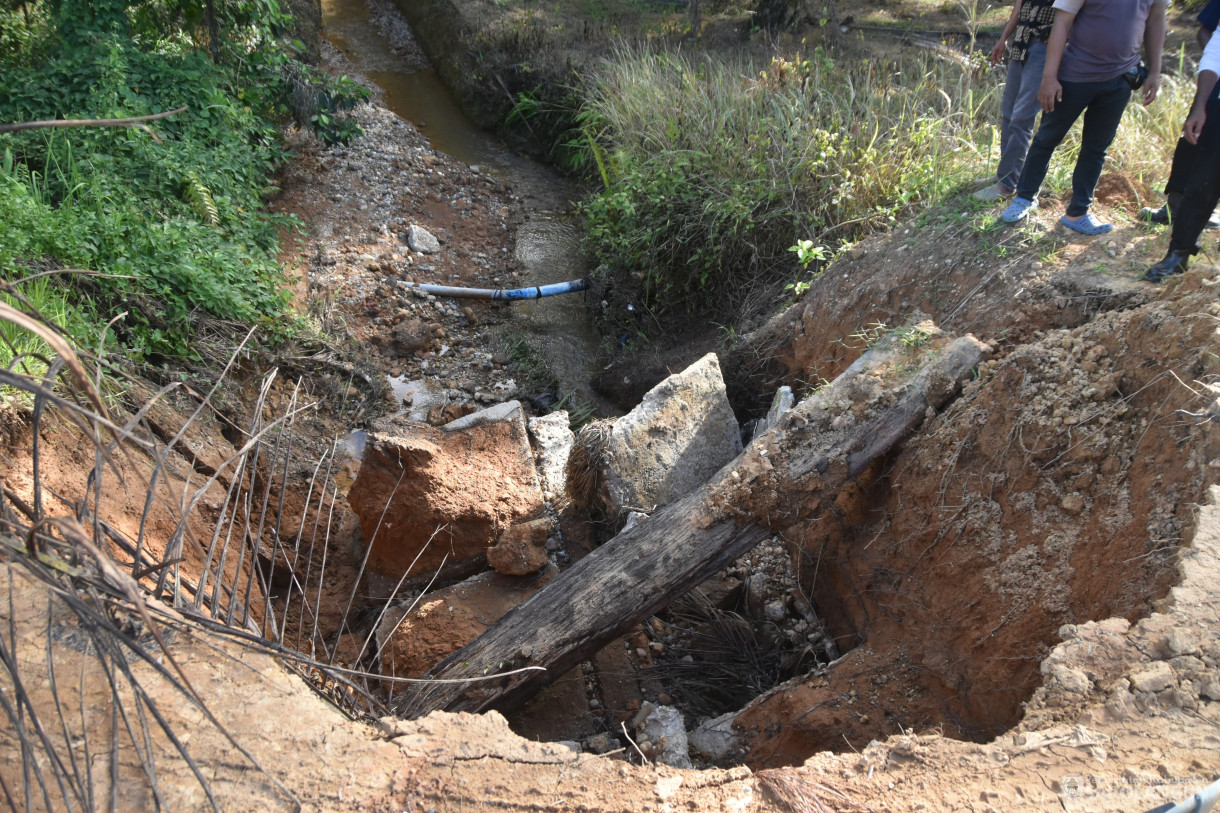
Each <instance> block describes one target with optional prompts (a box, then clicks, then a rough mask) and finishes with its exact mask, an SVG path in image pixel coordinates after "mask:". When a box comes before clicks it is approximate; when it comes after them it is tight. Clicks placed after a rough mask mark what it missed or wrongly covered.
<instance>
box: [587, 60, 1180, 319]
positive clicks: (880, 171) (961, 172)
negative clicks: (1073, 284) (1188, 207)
mask: <svg viewBox="0 0 1220 813" xmlns="http://www.w3.org/2000/svg"><path fill="white" fill-rule="evenodd" d="M594 75H595V77H596V78H595V79H594V80H593V81H592V82H591V83H590V84H591V86H592V90H591V91H590V92H589V97H588V99H587V100H586V101H585V102H584V108H583V109H582V119H581V121H582V126H583V127H584V128H586V129H589V130H593V131H595V132H594V133H593V134H594V135H595V141H594V144H593V146H591V147H590V151H591V152H592V153H593V155H594V156H595V157H597V158H598V166H599V167H601V168H602V169H603V171H602V173H601V175H600V177H601V179H602V180H603V182H604V188H602V189H600V190H598V191H597V192H595V193H594V194H593V195H591V196H590V198H589V200H588V201H587V202H586V204H585V207H584V209H585V213H586V215H587V217H588V220H589V235H590V240H591V242H592V244H593V246H594V249H595V251H596V252H597V253H598V256H599V257H601V258H603V259H604V260H605V261H606V262H607V263H609V265H610V266H611V268H612V269H614V270H620V271H622V272H624V274H625V275H626V274H629V273H632V272H633V273H635V274H636V275H637V276H638V277H639V278H641V279H642V281H643V285H644V287H645V291H646V300H647V302H648V304H649V305H651V306H652V307H653V308H654V309H656V310H658V311H664V310H667V309H671V308H675V307H676V308H694V309H698V310H705V309H712V310H719V311H725V310H728V311H729V312H733V311H737V312H736V313H735V315H737V316H739V317H740V316H741V315H742V314H741V313H740V309H739V308H738V307H734V306H735V305H737V304H738V298H739V296H740V294H741V292H742V290H743V289H746V288H748V287H750V286H753V285H756V284H757V281H758V279H759V277H760V276H761V277H762V278H764V279H770V280H772V281H773V282H774V281H775V280H776V279H777V278H780V279H783V278H784V277H785V275H786V276H787V279H786V280H785V281H789V282H791V281H792V277H793V275H796V274H803V273H807V272H806V271H805V270H801V271H799V272H798V271H796V270H795V269H794V265H795V264H794V263H793V262H792V258H791V257H790V256H789V255H788V254H787V252H788V250H789V248H790V247H792V246H793V243H794V242H795V241H798V240H811V241H812V242H813V243H814V244H816V245H818V246H826V247H829V248H830V249H836V250H837V249H841V248H842V247H843V246H844V245H849V244H851V243H853V242H855V241H856V240H857V239H859V238H860V237H861V236H863V235H865V234H868V233H870V232H874V231H877V230H879V229H884V228H887V227H889V226H891V225H892V224H893V223H895V222H896V220H897V219H898V218H900V217H903V218H905V217H909V216H911V215H912V214H914V213H917V212H920V211H924V210H927V209H928V208H929V207H931V206H934V205H935V204H938V203H940V202H941V201H943V200H945V199H946V198H947V197H948V196H949V195H951V194H954V193H956V192H958V191H959V190H960V189H961V188H962V187H963V185H965V184H966V183H967V182H968V181H969V180H971V179H973V178H975V177H978V176H980V175H981V174H982V170H983V168H984V167H987V166H991V165H994V162H995V160H996V157H995V156H996V153H998V147H999V145H998V133H997V130H996V122H997V118H998V117H997V113H996V110H997V109H998V106H999V98H998V97H999V93H1000V89H1001V88H1000V86H999V85H997V84H996V81H995V78H994V74H990V73H987V72H986V71H984V70H983V68H982V66H981V65H980V64H979V63H978V62H977V61H976V60H972V59H964V58H960V57H956V56H955V55H946V54H944V53H939V52H933V51H923V52H922V53H919V54H917V55H915V56H898V57H891V58H883V59H866V60H861V59H857V58H853V57H851V56H837V57H836V56H832V55H831V53H830V52H828V51H827V50H825V49H823V48H820V47H819V48H815V49H812V50H810V49H804V50H803V55H801V56H795V57H790V58H784V57H775V58H773V59H772V61H771V62H770V64H764V65H761V66H760V65H759V64H756V63H750V62H746V61H726V60H725V58H723V57H720V56H717V55H714V54H689V53H675V52H672V51H657V50H651V49H643V50H641V49H633V48H621V49H619V50H617V51H616V52H615V53H614V54H613V55H612V56H611V58H610V59H609V60H608V62H607V64H606V65H605V66H603V67H601V68H599V69H598V70H597V71H596V72H595V74H594ZM1192 93H1193V85H1190V84H1187V83H1185V82H1179V81H1173V80H1170V81H1168V82H1167V83H1166V88H1165V90H1164V91H1163V92H1162V98H1161V99H1160V101H1159V102H1158V103H1157V106H1156V107H1155V108H1152V109H1149V110H1144V109H1142V108H1139V107H1138V105H1137V106H1135V108H1136V109H1134V110H1133V111H1132V112H1131V114H1130V115H1129V116H1128V118H1127V119H1126V121H1125V124H1124V128H1123V131H1122V132H1123V136H1122V139H1121V140H1120V141H1119V142H1118V143H1117V144H1116V145H1115V148H1114V150H1113V151H1112V152H1113V155H1112V158H1113V166H1114V168H1115V169H1116V170H1117V171H1119V172H1121V173H1123V174H1125V175H1126V176H1127V177H1130V178H1133V179H1136V180H1137V182H1138V183H1140V184H1141V185H1142V186H1145V188H1147V187H1150V186H1152V185H1153V182H1154V180H1155V179H1158V178H1159V177H1161V176H1162V174H1163V173H1164V171H1165V167H1166V166H1167V165H1168V158H1169V154H1170V152H1171V150H1172V147H1173V144H1174V139H1173V138H1170V137H1169V136H1170V135H1172V134H1173V133H1174V132H1175V130H1176V128H1177V126H1178V123H1179V122H1180V121H1181V120H1182V118H1183V116H1184V113H1185V110H1186V106H1187V105H1188V104H1189V102H1190V99H1191V97H1192ZM1077 148H1078V143H1076V142H1075V141H1074V140H1069V142H1068V143H1066V144H1065V145H1064V146H1063V147H1062V148H1061V152H1060V154H1059V157H1058V158H1057V159H1056V162H1055V174H1054V176H1053V177H1052V178H1051V179H1050V180H1049V184H1048V185H1049V187H1050V189H1051V191H1052V193H1057V192H1059V191H1062V190H1063V189H1065V188H1066V187H1067V185H1068V183H1069V182H1070V177H1069V176H1070V167H1071V161H1072V160H1073V158H1074V155H1075V151H1076V149H1077ZM803 265H804V266H806V267H808V266H809V264H808V263H804V264H803ZM822 267H823V264H822V263H820V262H819V263H816V264H814V265H813V266H812V267H808V272H813V273H817V272H818V271H820V270H821V268H822ZM802 281H803V278H802V279H797V280H795V283H796V285H799V284H800V283H801V282H802ZM796 285H794V286H793V287H794V288H795V287H796ZM726 302H727V303H732V304H730V305H728V306H726Z"/></svg>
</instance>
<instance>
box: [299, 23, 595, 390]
mask: <svg viewBox="0 0 1220 813" xmlns="http://www.w3.org/2000/svg"><path fill="white" fill-rule="evenodd" d="M322 13H323V23H324V27H325V34H326V37H327V38H328V39H329V40H330V42H331V43H332V44H333V45H335V47H337V48H339V49H340V50H341V51H343V52H344V54H345V56H346V57H347V58H348V59H349V60H350V61H351V62H352V64H353V65H354V66H355V67H356V69H357V70H359V71H360V72H361V73H363V74H364V75H365V76H366V77H368V78H369V79H370V80H371V81H372V82H374V83H375V84H376V85H377V86H378V87H379V88H381V90H382V92H383V94H384V100H385V104H386V106H387V107H388V108H389V109H390V110H392V111H393V112H394V113H395V114H397V115H398V116H399V117H401V118H402V119H404V120H405V121H409V122H412V123H413V124H415V125H416V126H418V127H419V128H420V130H421V132H423V134H424V135H425V136H426V137H427V138H428V141H429V142H430V144H431V145H432V148H433V149H434V150H437V151H438V152H443V153H446V154H448V155H450V156H452V157H454V158H457V159H458V160H460V161H464V162H466V163H467V164H470V165H471V167H472V168H473V169H475V170H477V171H479V172H483V173H487V174H490V175H494V176H496V177H498V178H499V179H501V180H503V181H504V182H505V183H507V184H508V185H510V186H511V187H512V188H513V191H514V192H515V193H516V194H517V195H519V196H520V197H521V199H522V202H523V207H522V208H523V211H524V212H525V220H524V223H523V224H522V226H521V228H520V230H519V231H518V233H517V245H516V258H517V260H518V261H519V262H520V264H521V268H522V270H523V271H524V273H525V276H524V277H523V278H522V280H521V286H522V287H528V286H533V285H545V284H548V283H555V282H562V281H566V280H571V279H578V278H580V277H583V276H584V275H585V274H586V272H587V271H588V266H589V261H588V258H587V257H586V255H585V254H584V252H583V251H582V249H581V236H580V231H579V229H578V226H577V224H576V222H575V220H574V219H573V217H572V214H571V212H572V206H573V203H574V202H575V200H576V197H577V195H578V190H577V189H576V187H575V186H574V185H573V184H571V183H569V182H568V181H566V180H565V179H563V178H562V177H560V176H559V175H558V174H557V173H555V172H554V171H553V170H551V169H550V168H549V167H546V166H545V165H543V164H540V163H538V162H536V161H533V160H530V159H529V158H525V157H522V156H520V155H517V154H515V153H513V152H511V151H510V150H508V149H507V148H506V147H505V146H504V145H503V144H502V143H500V142H499V141H498V140H497V139H496V138H495V137H494V136H492V135H490V134H488V133H486V132H485V131H483V130H481V129H480V128H479V127H477V126H476V125H475V124H474V123H473V122H472V121H470V119H469V118H467V117H466V116H465V114H463V112H462V110H461V109H460V107H459V106H458V104H457V102H456V101H455V100H454V98H453V96H452V95H451V94H450V93H449V90H448V89H447V88H446V87H445V85H444V83H443V82H442V81H441V79H440V77H438V76H437V74H436V72H435V71H433V70H432V69H431V68H427V67H425V68H422V69H414V68H413V67H412V66H410V65H407V64H405V61H404V60H403V59H402V58H401V57H399V56H398V55H397V54H395V53H394V52H393V50H392V49H391V47H390V44H389V43H388V42H387V40H386V38H385V37H384V36H383V35H382V33H381V32H380V31H379V30H378V28H377V26H376V25H375V24H374V23H373V22H372V20H371V19H370V14H369V9H368V6H367V5H366V4H365V2H364V0H324V1H323V3H322ZM510 330H511V331H512V332H514V333H516V334H518V335H520V336H522V337H523V338H524V339H525V340H526V342H528V344H529V345H530V347H531V348H533V349H534V350H535V351H536V352H537V353H538V354H539V355H540V356H541V357H542V358H543V359H544V360H545V362H546V364H547V366H548V367H549V369H550V370H551V372H552V373H553V374H554V375H555V376H556V377H557V378H558V380H559V392H560V393H573V394H574V395H575V398H576V400H577V401H578V402H583V403H587V404H591V405H593V406H594V407H595V408H596V409H597V411H598V412H599V413H601V414H617V410H616V409H615V408H614V407H613V406H612V405H611V404H609V402H607V401H605V400H604V399H603V398H602V397H601V396H599V395H598V394H597V393H595V392H594V391H593V390H592V389H590V387H589V379H590V377H591V376H592V374H593V372H594V370H595V365H596V358H597V343H598V339H597V336H596V334H595V333H594V332H593V330H592V329H591V328H590V326H589V324H588V320H587V318H586V314H585V308H584V298H583V295H582V294H567V295H561V296H555V297H549V298H546V299H540V300H525V301H518V302H515V303H514V304H513V305H512V321H511V328H510ZM391 383H392V384H393V385H394V390H395V394H396V395H399V396H402V395H406V394H412V395H416V396H418V395H420V394H421V388H422V382H408V381H392V382H391ZM418 403H424V401H423V400H417V404H418Z"/></svg>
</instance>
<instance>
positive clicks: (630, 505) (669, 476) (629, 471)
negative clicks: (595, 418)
mask: <svg viewBox="0 0 1220 813" xmlns="http://www.w3.org/2000/svg"><path fill="white" fill-rule="evenodd" d="M595 433H596V435H595ZM590 441H592V442H593V443H595V444H597V445H598V446H599V448H598V449H597V451H596V452H595V453H593V454H586V455H578V456H577V457H578V458H580V461H581V462H579V463H578V465H589V466H592V467H593V468H595V469H596V471H595V472H593V476H592V478H589V477H588V475H587V474H581V475H579V476H577V478H576V479H580V480H584V481H588V480H589V479H592V480H593V481H595V482H597V483H598V484H599V486H600V487H599V488H597V489H595V492H596V493H595V494H592V495H589V497H590V498H591V499H593V500H595V501H600V502H601V506H600V508H601V509H602V510H603V511H604V513H605V514H606V515H607V516H609V517H614V518H618V517H621V516H622V515H623V514H624V513H625V512H626V511H627V510H629V509H637V510H643V511H646V512H651V511H652V510H653V509H655V508H657V507H658V506H661V505H666V504H668V503H671V502H673V501H674V500H676V499H678V498H679V497H682V496H683V495H685V494H688V493H690V492H691V491H694V490H695V489H696V488H699V487H700V486H702V485H703V484H704V483H706V482H707V481H708V480H709V479H710V478H711V477H712V475H713V474H715V473H716V472H717V471H719V470H720V468H721V467H722V466H724V464H725V463H728V462H729V461H730V460H732V459H733V458H734V457H736V456H737V455H738V454H739V453H740V452H741V428H740V427H739V426H738V425H737V419H736V417H734V415H733V410H732V408H731V407H730V406H729V401H728V398H727V396H726V395H725V391H724V379H723V378H722V377H721V375H720V364H719V362H717V360H716V355H715V354H714V353H709V354H707V355H706V356H704V357H703V358H701V359H700V360H699V361H697V362H695V363H694V364H692V365H691V366H690V367H687V368H686V369H685V370H683V371H682V372H681V373H678V374H676V375H671V376H670V377H669V378H667V379H665V380H664V381H662V382H661V383H660V384H658V385H657V386H655V387H653V388H652V389H651V390H649V391H648V393H647V394H646V395H645V396H644V400H643V401H641V402H640V404H639V406H637V407H636V408H635V409H633V410H631V412H630V413H628V414H627V415H624V416H623V417H622V418H619V419H618V420H616V421H614V423H613V424H611V425H610V426H609V429H608V430H607V429H606V426H605V425H604V424H603V425H601V426H600V427H592V428H591V429H590V430H589V431H588V432H586V431H585V430H582V433H581V438H580V439H579V440H578V445H581V446H583V447H584V448H585V449H586V450H588V445H589V442H590ZM572 474H574V475H575V474H576V472H573V473H572Z"/></svg>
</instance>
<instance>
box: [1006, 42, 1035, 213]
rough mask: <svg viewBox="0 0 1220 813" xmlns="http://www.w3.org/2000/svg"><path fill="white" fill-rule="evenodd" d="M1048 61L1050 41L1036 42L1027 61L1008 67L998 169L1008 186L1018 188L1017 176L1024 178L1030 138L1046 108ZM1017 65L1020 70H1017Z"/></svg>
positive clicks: (1030, 46)
mask: <svg viewBox="0 0 1220 813" xmlns="http://www.w3.org/2000/svg"><path fill="white" fill-rule="evenodd" d="M1045 64H1046V43H1045V42H1032V43H1030V45H1029V52H1028V55H1027V56H1026V59H1025V64H1024V65H1021V63H1019V62H1013V63H1010V64H1009V66H1008V81H1007V82H1006V83H1005V85H1004V118H1003V123H1004V129H1003V130H1002V131H1001V136H1000V168H999V170H998V171H997V172H996V177H997V178H998V179H999V182H1000V183H1001V184H1002V185H1003V186H1005V187H1007V188H1008V189H1015V188H1016V186H1017V178H1019V177H1021V169H1022V167H1024V166H1025V154H1026V153H1027V152H1029V141H1030V139H1031V138H1032V137H1033V134H1034V123H1035V122H1036V121H1037V120H1038V113H1039V112H1040V111H1041V109H1042V108H1041V107H1040V106H1039V105H1038V88H1039V86H1041V84H1042V66H1043V65H1045ZM1014 66H1016V67H1017V68H1018V70H1016V71H1014V70H1013V68H1014ZM1014 74H1015V76H1014ZM1014 78H1015V80H1016V81H1014ZM1010 97H1011V99H1010Z"/></svg>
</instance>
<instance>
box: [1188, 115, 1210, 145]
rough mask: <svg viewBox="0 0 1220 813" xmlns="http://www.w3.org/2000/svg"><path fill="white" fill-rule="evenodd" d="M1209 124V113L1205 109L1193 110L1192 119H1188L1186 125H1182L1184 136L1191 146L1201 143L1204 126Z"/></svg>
mask: <svg viewBox="0 0 1220 813" xmlns="http://www.w3.org/2000/svg"><path fill="white" fill-rule="evenodd" d="M1206 122H1207V111H1206V109H1205V108H1200V109H1198V110H1192V111H1191V112H1190V118H1188V119H1186V124H1184V125H1182V135H1184V136H1186V140H1187V141H1189V142H1190V143H1191V144H1198V143H1199V133H1201V132H1203V125H1204V124H1205V123H1206Z"/></svg>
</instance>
